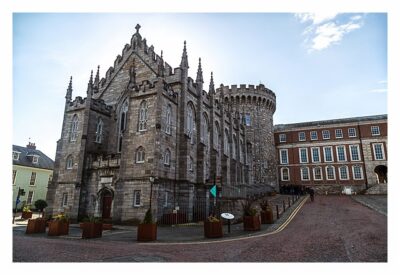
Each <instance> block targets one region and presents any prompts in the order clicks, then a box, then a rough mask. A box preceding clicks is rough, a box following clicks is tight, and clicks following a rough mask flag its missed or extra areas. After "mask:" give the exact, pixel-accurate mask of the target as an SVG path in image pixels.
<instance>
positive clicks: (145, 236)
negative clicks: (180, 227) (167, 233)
mask: <svg viewBox="0 0 400 275" xmlns="http://www.w3.org/2000/svg"><path fill="white" fill-rule="evenodd" d="M137 240H138V241H139V242H149V241H155V240H157V224H156V223H150V224H139V225H138V228H137Z"/></svg>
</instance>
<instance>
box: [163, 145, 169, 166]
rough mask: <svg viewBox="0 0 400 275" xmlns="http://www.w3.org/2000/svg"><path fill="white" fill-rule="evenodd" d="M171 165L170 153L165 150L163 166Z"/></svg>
mask: <svg viewBox="0 0 400 275" xmlns="http://www.w3.org/2000/svg"><path fill="white" fill-rule="evenodd" d="M170 164H171V151H170V150H169V149H168V148H167V149H166V150H165V154H164V165H170Z"/></svg>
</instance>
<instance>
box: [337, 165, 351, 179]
mask: <svg viewBox="0 0 400 275" xmlns="http://www.w3.org/2000/svg"><path fill="white" fill-rule="evenodd" d="M342 168H345V170H346V178H343V177H342ZM338 170H339V179H340V180H349V167H347V165H344V166H340V167H339V168H338Z"/></svg>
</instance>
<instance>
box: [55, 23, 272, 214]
mask: <svg viewBox="0 0 400 275" xmlns="http://www.w3.org/2000/svg"><path fill="white" fill-rule="evenodd" d="M139 28H140V26H139V25H138V26H137V28H136V29H137V31H136V33H135V34H134V35H133V36H132V39H131V43H130V44H126V45H125V47H124V48H123V51H122V54H121V55H118V56H117V58H116V60H115V62H114V66H113V67H110V68H109V69H108V70H107V72H106V76H105V77H104V78H102V79H101V80H100V76H99V69H98V70H97V74H96V76H95V77H94V79H93V74H92V75H91V76H90V80H89V83H88V88H87V97H86V98H81V97H76V98H75V99H74V100H73V99H72V78H71V80H70V83H69V86H68V89H67V94H66V102H65V110H64V119H63V127H62V132H61V138H60V140H59V141H58V142H57V152H56V160H55V169H54V177H53V181H52V183H51V184H49V188H48V194H47V201H48V202H49V205H50V206H49V208H48V209H47V210H48V211H47V213H48V214H54V213H57V212H60V211H65V212H67V213H68V215H70V217H71V218H73V219H79V218H80V217H83V216H86V215H96V216H102V217H103V218H105V219H112V220H113V221H115V222H123V221H128V220H132V219H142V218H143V216H144V213H145V212H146V210H147V209H148V208H149V207H150V204H151V209H152V211H153V214H154V216H155V217H156V218H158V219H160V217H161V216H162V214H163V213H166V212H168V211H172V210H173V209H176V208H177V207H179V208H180V209H186V210H188V213H189V216H190V215H191V214H190V213H191V211H190V209H192V208H193V207H194V206H196V204H198V202H199V201H200V200H201V201H204V202H205V203H206V204H205V205H207V206H208V205H209V204H210V198H209V189H210V187H211V186H212V185H213V184H214V183H217V185H218V190H219V196H220V197H222V198H227V199H229V198H231V197H244V196H246V195H249V194H255V193H261V192H266V191H271V190H276V189H277V188H278V186H277V179H276V160H275V153H274V152H275V147H274V135H273V114H274V112H275V109H276V99H275V94H274V93H273V92H272V91H270V90H269V89H268V88H266V87H265V86H264V85H261V84H260V85H259V86H253V85H248V86H246V85H240V86H239V87H238V86H236V85H232V86H231V87H228V86H224V85H222V84H221V85H220V87H219V88H218V89H215V87H214V79H213V75H212V74H211V81H210V86H209V89H208V92H206V91H204V90H203V73H202V67H201V60H199V64H198V71H197V76H196V80H193V79H192V78H190V77H189V76H188V68H189V64H188V58H187V50H186V42H185V45H184V49H183V53H182V58H181V64H180V66H179V67H177V68H174V69H172V68H171V67H170V65H168V63H166V62H164V60H163V57H162V53H161V56H159V55H157V54H156V53H155V52H154V47H153V46H150V47H149V46H148V45H147V42H146V39H143V38H142V37H141V34H140V33H139ZM189 218H191V217H189Z"/></svg>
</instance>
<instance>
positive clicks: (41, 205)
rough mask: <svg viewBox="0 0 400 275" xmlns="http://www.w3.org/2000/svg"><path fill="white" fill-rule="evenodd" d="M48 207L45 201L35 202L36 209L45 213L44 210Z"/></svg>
mask: <svg viewBox="0 0 400 275" xmlns="http://www.w3.org/2000/svg"><path fill="white" fill-rule="evenodd" d="M46 207H47V202H46V201H45V200H37V201H35V208H36V209H37V210H40V212H43V209H45V208H46Z"/></svg>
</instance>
